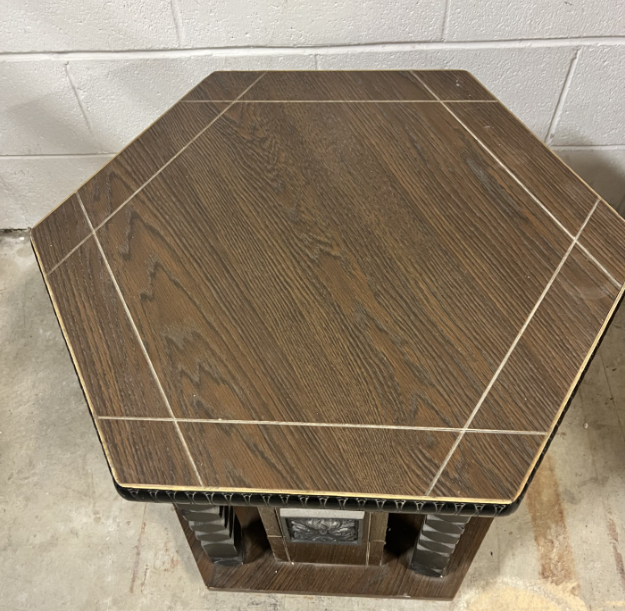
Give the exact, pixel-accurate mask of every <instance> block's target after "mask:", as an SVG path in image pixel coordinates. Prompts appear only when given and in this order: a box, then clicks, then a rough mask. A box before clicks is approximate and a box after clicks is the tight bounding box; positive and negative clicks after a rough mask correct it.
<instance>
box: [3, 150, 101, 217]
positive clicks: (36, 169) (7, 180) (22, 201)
mask: <svg viewBox="0 0 625 611" xmlns="http://www.w3.org/2000/svg"><path fill="white" fill-rule="evenodd" d="M110 158H111V157H110V156H107V155H88V156H76V157H23V158H11V159H6V158H4V159H3V158H2V157H0V227H2V228H3V229H24V228H26V227H32V226H33V225H34V224H35V223H36V222H37V221H38V220H39V219H41V218H42V217H43V216H45V215H46V214H47V213H48V212H50V210H52V209H53V208H55V207H56V206H57V205H58V204H60V203H61V202H62V201H63V200H65V199H66V198H67V197H68V196H69V195H71V194H72V193H73V192H74V191H75V190H76V189H77V188H78V187H79V186H80V185H81V184H82V183H83V182H85V181H86V180H87V179H88V178H89V177H90V176H91V175H92V174H95V173H96V172H97V171H98V170H99V169H100V168H101V167H102V166H103V165H104V164H105V163H107V161H108V160H109V159H110Z"/></svg>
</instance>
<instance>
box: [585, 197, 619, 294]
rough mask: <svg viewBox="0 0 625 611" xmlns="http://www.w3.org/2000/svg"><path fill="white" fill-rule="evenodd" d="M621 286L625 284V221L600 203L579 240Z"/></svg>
mask: <svg viewBox="0 0 625 611" xmlns="http://www.w3.org/2000/svg"><path fill="white" fill-rule="evenodd" d="M579 242H580V244H582V246H585V247H586V248H588V250H589V251H590V252H591V254H593V255H594V256H595V257H596V258H597V259H598V261H599V263H601V265H603V266H604V267H605V268H606V269H607V270H608V272H610V274H612V276H614V278H615V279H616V281H617V282H618V283H619V284H621V285H622V284H623V282H625V220H623V219H622V218H621V217H619V215H618V214H617V213H616V212H615V211H614V210H610V206H609V205H608V204H606V203H605V202H604V201H600V202H599V205H598V206H597V209H596V210H595V212H594V214H593V215H592V217H591V219H590V221H589V222H588V225H586V227H585V228H584V231H583V232H582V235H581V236H580V239H579Z"/></svg>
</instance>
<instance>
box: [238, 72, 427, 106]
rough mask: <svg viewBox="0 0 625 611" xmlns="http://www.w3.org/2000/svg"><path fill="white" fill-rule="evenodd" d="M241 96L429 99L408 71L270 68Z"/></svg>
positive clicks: (271, 98)
mask: <svg viewBox="0 0 625 611" xmlns="http://www.w3.org/2000/svg"><path fill="white" fill-rule="evenodd" d="M241 99H242V100H432V99H434V96H432V94H430V93H429V92H428V91H427V89H426V88H425V87H424V86H423V85H422V84H421V83H420V82H419V81H418V79H417V78H416V77H415V76H414V75H413V74H412V73H410V72H408V71H405V72H396V71H393V72H384V71H373V72H369V71H351V72H322V71H312V72H269V73H267V74H266V75H265V76H264V77H263V79H262V80H261V81H260V82H258V83H257V84H256V85H255V86H254V87H253V88H252V89H251V90H250V91H248V92H247V93H245V95H243V96H242V97H241Z"/></svg>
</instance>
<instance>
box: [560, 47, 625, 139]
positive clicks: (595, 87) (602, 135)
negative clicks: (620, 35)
mask: <svg viewBox="0 0 625 611" xmlns="http://www.w3.org/2000/svg"><path fill="white" fill-rule="evenodd" d="M624 75H625V45H618V46H617V45H614V46H607V45H606V46H601V47H594V48H593V47H584V48H583V49H582V51H581V55H580V57H579V61H578V63H577V68H576V69H575V73H574V75H573V79H572V81H571V86H570V89H569V92H568V95H567V96H566V99H565V102H564V106H563V108H562V114H561V116H560V119H559V121H558V123H557V125H556V131H555V136H554V139H553V142H552V144H553V145H558V144H561V145H575V144H586V145H588V144H617V145H619V144H625V78H623V76H624Z"/></svg>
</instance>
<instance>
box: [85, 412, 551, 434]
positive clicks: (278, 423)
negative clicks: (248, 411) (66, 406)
mask: <svg viewBox="0 0 625 611" xmlns="http://www.w3.org/2000/svg"><path fill="white" fill-rule="evenodd" d="M96 417H97V418H98V419H100V420H139V421H141V420H146V421H148V422H150V421H154V422H172V421H173V420H175V421H176V422H195V423H205V424H237V425H245V424H255V425H259V426H308V427H311V426H312V427H326V428H348V429H388V430H400V431H401V430H407V431H435V432H436V431H440V432H450V433H459V432H460V431H464V430H466V431H467V432H468V433H490V434H500V435H546V434H547V431H516V430H499V429H464V428H459V427H456V428H453V427H442V426H410V425H402V424H356V423H342V422H297V421H293V422H290V421H283V420H223V419H217V418H176V417H172V418H152V417H150V416H96Z"/></svg>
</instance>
